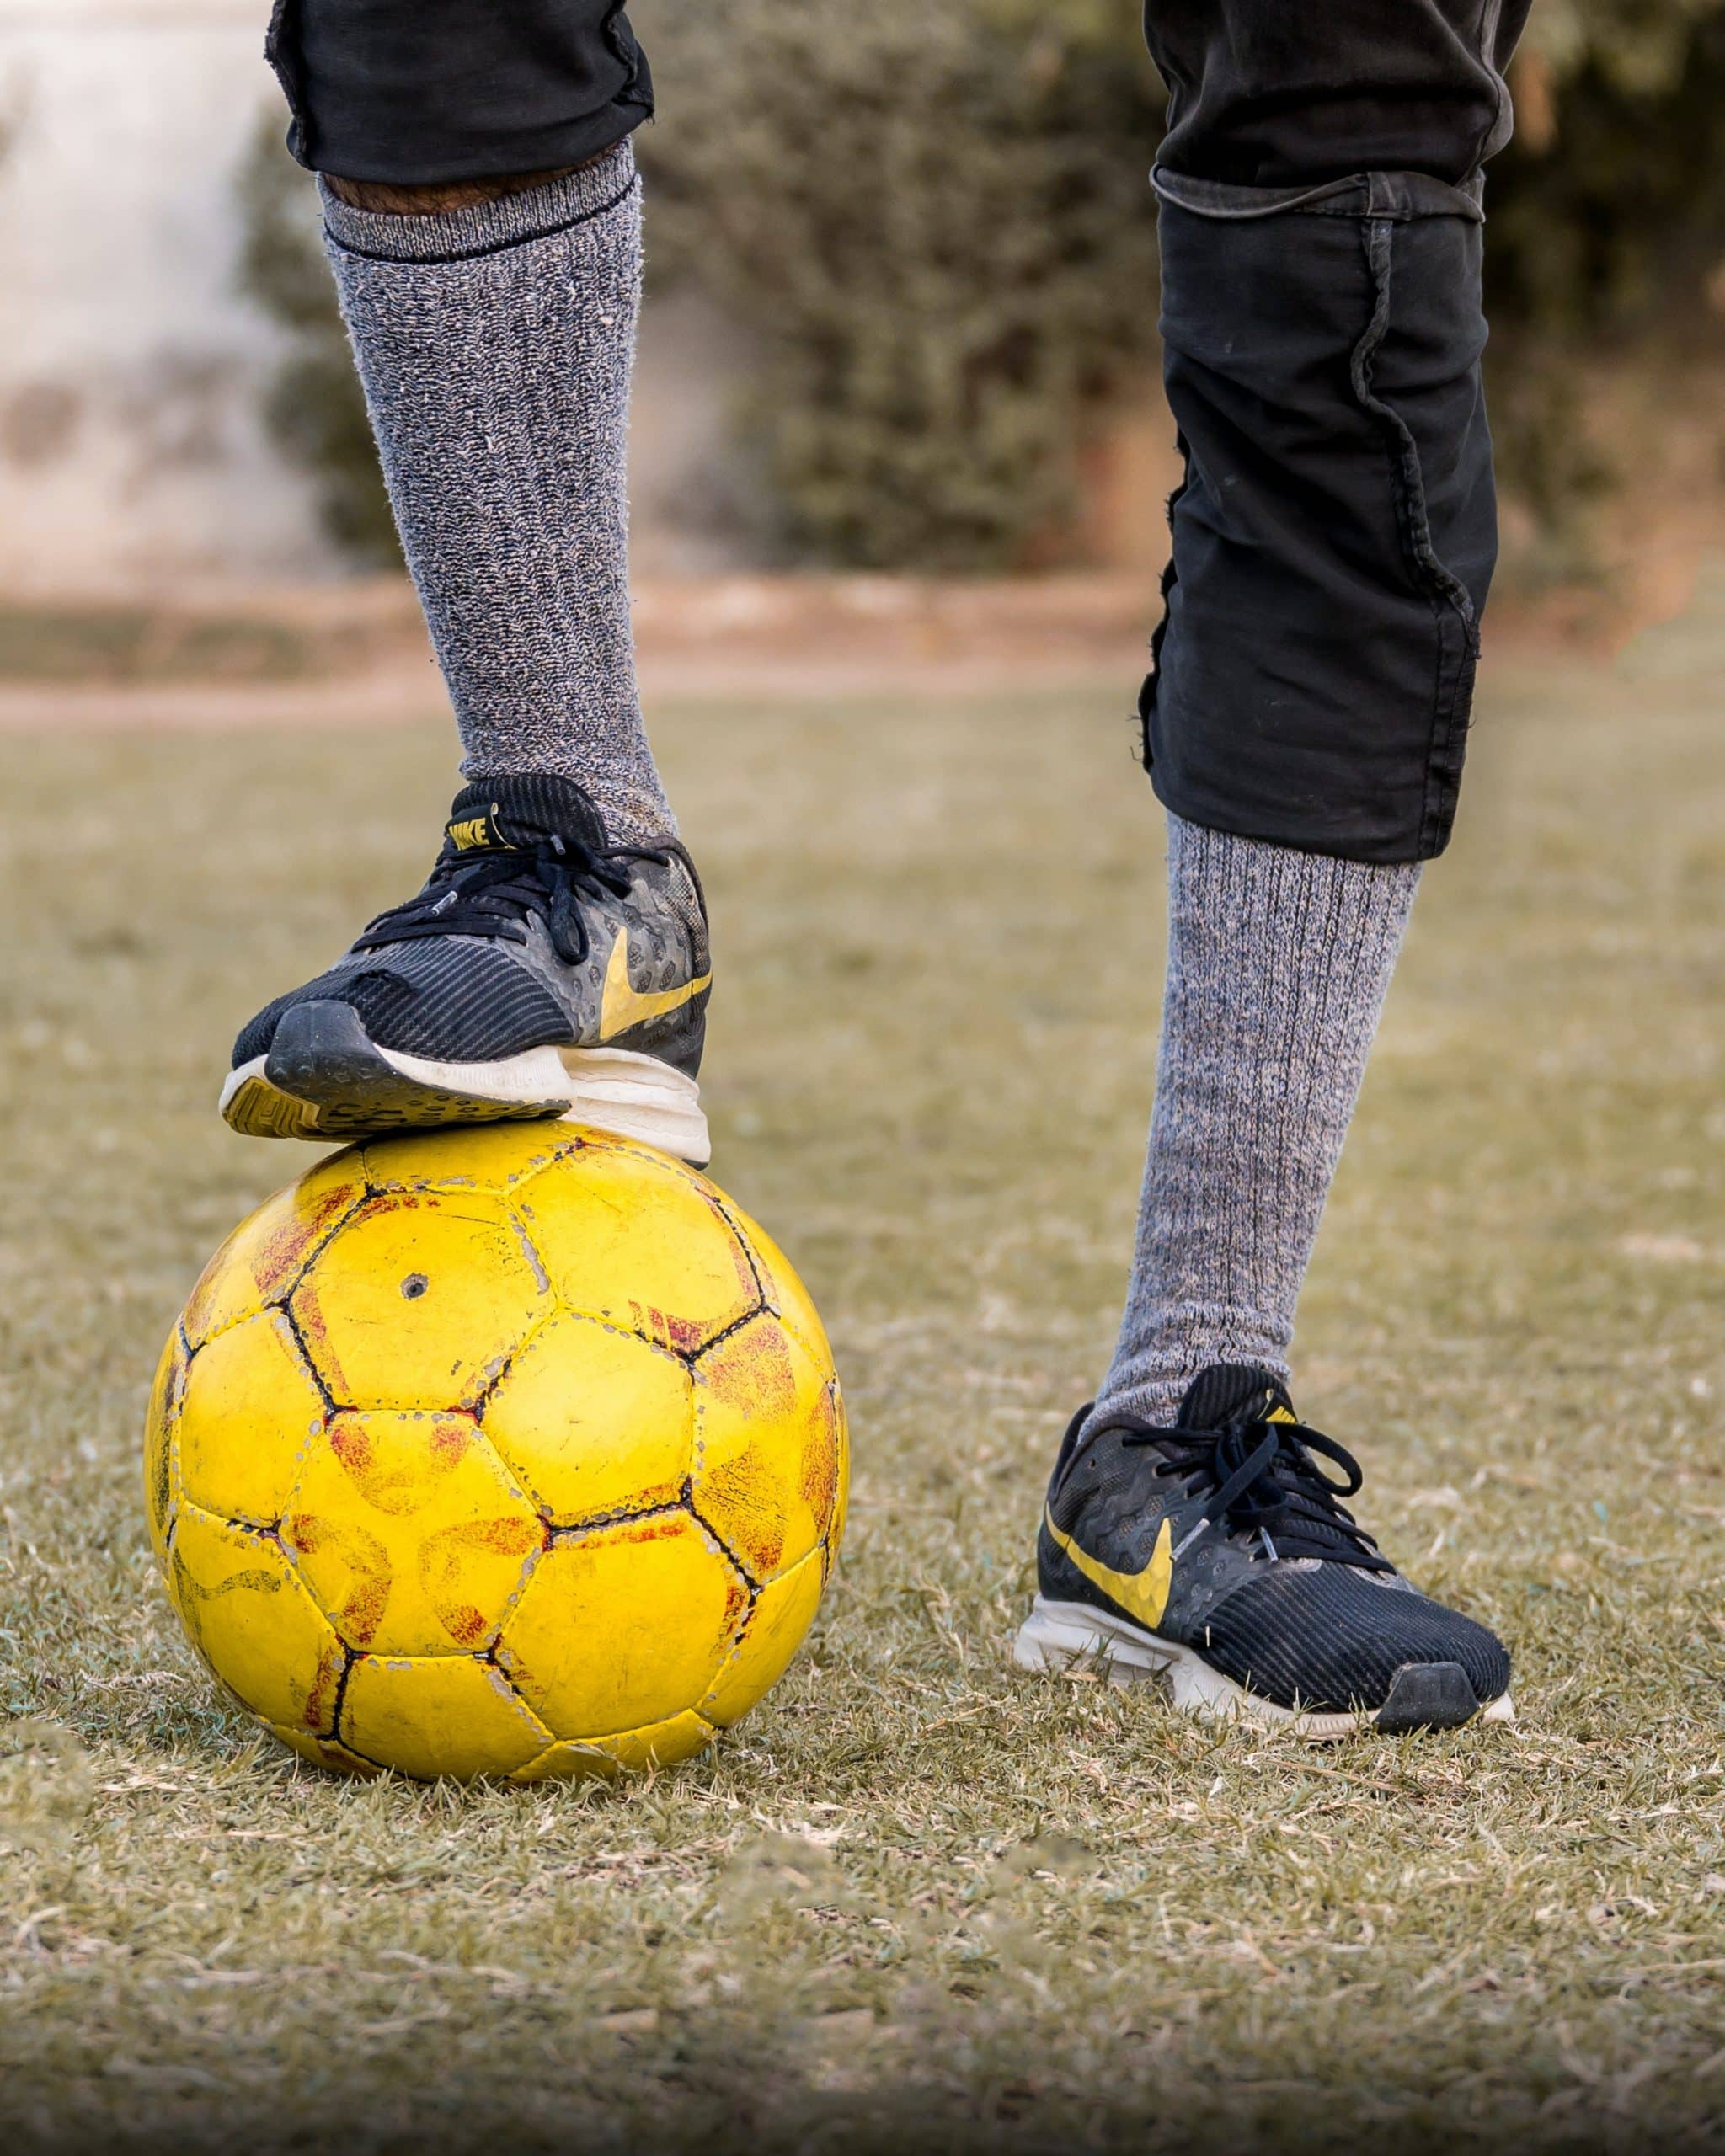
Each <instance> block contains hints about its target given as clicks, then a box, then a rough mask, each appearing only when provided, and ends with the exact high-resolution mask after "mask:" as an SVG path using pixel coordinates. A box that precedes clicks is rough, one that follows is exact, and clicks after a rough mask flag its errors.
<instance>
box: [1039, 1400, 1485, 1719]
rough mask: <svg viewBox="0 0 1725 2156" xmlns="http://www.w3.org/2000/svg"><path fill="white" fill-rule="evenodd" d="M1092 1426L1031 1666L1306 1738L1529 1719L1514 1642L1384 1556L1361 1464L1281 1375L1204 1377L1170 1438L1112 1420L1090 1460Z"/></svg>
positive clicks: (1046, 1560) (1073, 1448) (1074, 1438)
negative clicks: (1364, 1525) (1090, 1667)
mask: <svg viewBox="0 0 1725 2156" xmlns="http://www.w3.org/2000/svg"><path fill="white" fill-rule="evenodd" d="M1090 1412H1091V1411H1090V1410H1089V1409H1088V1408H1084V1409H1082V1410H1081V1411H1080V1412H1079V1413H1078V1414H1077V1415H1076V1416H1075V1417H1074V1418H1073V1421H1072V1424H1071V1428H1069V1429H1068V1430H1067V1432H1066V1435H1065V1442H1064V1443H1063V1444H1061V1447H1060V1458H1059V1459H1058V1460H1057V1461H1056V1462H1055V1472H1054V1479H1053V1481H1052V1482H1051V1483H1050V1484H1049V1493H1048V1504H1047V1508H1046V1509H1045V1511H1044V1513H1043V1519H1042V1529H1041V1532H1040V1533H1039V1535H1038V1537H1037V1549H1036V1561H1037V1574H1038V1581H1039V1587H1040V1589H1041V1592H1040V1593H1039V1594H1038V1596H1037V1598H1036V1601H1035V1604H1034V1605H1033V1608H1032V1609H1031V1613H1030V1614H1029V1616H1028V1618H1027V1619H1026V1620H1025V1621H1024V1623H1023V1626H1022V1627H1021V1628H1020V1630H1019V1633H1018V1637H1017V1645H1016V1646H1015V1648H1014V1651H1013V1659H1014V1660H1015V1661H1016V1662H1017V1663H1018V1665H1019V1667H1020V1668H1024V1669H1059V1668H1065V1667H1067V1666H1069V1665H1071V1664H1072V1663H1074V1662H1093V1663H1096V1664H1099V1665H1101V1666H1102V1667H1103V1668H1105V1669H1106V1671H1107V1673H1108V1675H1109V1676H1110V1677H1111V1678H1113V1679H1114V1681H1115V1682H1116V1683H1130V1682H1133V1681H1135V1680H1136V1679H1140V1678H1148V1679H1151V1680H1153V1681H1156V1682H1158V1683H1160V1684H1162V1686H1163V1688H1164V1689H1165V1690H1166V1691H1167V1694H1168V1696H1169V1698H1170V1700H1172V1704H1173V1705H1175V1706H1177V1707H1182V1708H1185V1709H1187V1710H1189V1711H1193V1712H1196V1713H1198V1714H1201V1715H1204V1716H1209V1717H1211V1718H1213V1719H1219V1720H1225V1721H1226V1720H1234V1719H1244V1720H1247V1721H1254V1722H1258V1723H1261V1724H1264V1725H1267V1726H1271V1727H1281V1728H1291V1729H1293V1730H1294V1731H1295V1733H1296V1734H1298V1735H1300V1736H1304V1737H1345V1736H1348V1735H1351V1734H1352V1733H1353V1732H1354V1731H1356V1730H1359V1729H1360V1728H1362V1727H1365V1726H1370V1727H1374V1728H1376V1729H1379V1730H1381V1731H1383V1732H1386V1734H1394V1733H1396V1732H1401V1731H1405V1730H1413V1729H1454V1728H1456V1727H1458V1726H1460V1725H1461V1723H1463V1722H1466V1721H1471V1720H1472V1719H1473V1717H1474V1716H1476V1715H1482V1716H1483V1719H1484V1720H1486V1721H1513V1720H1514V1707H1513V1706H1512V1705H1511V1703H1510V1699H1509V1654H1508V1652H1506V1651H1505V1649H1504V1647H1503V1645H1502V1643H1501V1642H1500V1641H1498V1639H1497V1638H1496V1637H1495V1636H1493V1634H1492V1633H1490V1632H1488V1631H1487V1630H1486V1629H1485V1627H1484V1626H1483V1625H1476V1624H1475V1623H1474V1622H1473V1620H1471V1618H1468V1617H1462V1616H1459V1615H1458V1614H1456V1613H1455V1611H1454V1610H1453V1609H1445V1608H1444V1607H1443V1605H1442V1604H1439V1603H1436V1602H1432V1601H1430V1600H1429V1599H1428V1598H1427V1597H1426V1596H1424V1595H1423V1594H1421V1593H1419V1591H1418V1588H1414V1587H1412V1586H1410V1585H1409V1583H1408V1582H1407V1581H1406V1580H1404V1579H1403V1578H1402V1576H1401V1574H1400V1573H1399V1572H1397V1570H1396V1568H1395V1566H1393V1565H1391V1562H1390V1561H1389V1559H1388V1558H1387V1557H1385V1556H1381V1554H1380V1552H1379V1550H1378V1547H1377V1545H1376V1544H1375V1542H1374V1541H1373V1540H1372V1538H1371V1537H1370V1535H1369V1534H1366V1533H1365V1530H1364V1529H1361V1528H1359V1526H1357V1525H1356V1524H1354V1517H1353V1515H1352V1513H1349V1512H1348V1511H1347V1510H1346V1508H1344V1507H1343V1505H1342V1504H1341V1503H1340V1502H1339V1500H1340V1499H1342V1498H1343V1497H1352V1496H1353V1495H1354V1492H1355V1491H1356V1490H1358V1489H1359V1481H1360V1471H1359V1465H1358V1463H1357V1462H1356V1461H1355V1460H1354V1458H1353V1456H1352V1455H1351V1454H1349V1453H1348V1452H1347V1451H1345V1450H1344V1449H1343V1447H1342V1446H1340V1445H1338V1444H1337V1443H1336V1441H1335V1440H1334V1438H1327V1437H1325V1436H1324V1435H1323V1433H1322V1432H1321V1431H1318V1430H1312V1429H1308V1428H1306V1425H1305V1424H1304V1423H1303V1422H1300V1421H1299V1420H1298V1419H1297V1418H1296V1417H1295V1413H1294V1410H1293V1408H1292V1406H1290V1403H1289V1400H1288V1396H1287V1394H1286V1393H1285V1392H1284V1390H1282V1388H1281V1386H1280V1385H1278V1384H1277V1383H1276V1382H1275V1380H1274V1379H1273V1378H1271V1377H1269V1376H1268V1374H1266V1373H1265V1372H1264V1371H1263V1370H1256V1369H1247V1368H1244V1367H1242V1366H1241V1365H1239V1364H1228V1363H1219V1364H1215V1366H1214V1367H1213V1368H1212V1369H1208V1370H1206V1371H1204V1374H1202V1376H1200V1377H1199V1379H1197V1380H1196V1381H1195V1382H1194V1384H1193V1385H1192V1386H1191V1388H1190V1389H1189V1390H1188V1392H1187V1395H1186V1397H1185V1399H1184V1400H1183V1401H1182V1402H1181V1406H1180V1412H1179V1414H1178V1417H1176V1419H1175V1423H1174V1427H1173V1428H1172V1429H1160V1428H1155V1427H1153V1426H1152V1425H1151V1424H1150V1423H1148V1422H1143V1421H1140V1419H1139V1418H1138V1417H1135V1416H1131V1415H1119V1416H1114V1417H1110V1419H1109V1420H1108V1422H1106V1423H1105V1424H1104V1425H1103V1428H1100V1429H1097V1430H1095V1431H1093V1432H1092V1433H1089V1435H1088V1436H1087V1440H1086V1442H1085V1443H1084V1444H1082V1445H1081V1444H1079V1442H1078V1440H1079V1433H1080V1432H1081V1430H1083V1428H1084V1426H1085V1420H1086V1417H1087V1416H1088V1415H1089V1413H1090ZM1320 1457H1322V1458H1323V1459H1327V1460H1332V1461H1333V1462H1334V1463H1335V1464H1336V1465H1338V1467H1340V1468H1341V1470H1343V1475H1344V1476H1345V1477H1346V1478H1347V1479H1346V1480H1345V1481H1342V1482H1339V1483H1338V1482H1332V1481H1331V1480H1330V1478H1329V1476H1327V1475H1326V1474H1325V1473H1324V1472H1323V1470H1322V1467H1321V1466H1320V1465H1319V1460H1320Z"/></svg>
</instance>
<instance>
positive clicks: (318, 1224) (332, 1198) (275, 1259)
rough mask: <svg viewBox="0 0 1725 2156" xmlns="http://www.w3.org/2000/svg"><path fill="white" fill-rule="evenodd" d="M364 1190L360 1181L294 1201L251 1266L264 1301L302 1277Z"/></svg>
mask: <svg viewBox="0 0 1725 2156" xmlns="http://www.w3.org/2000/svg"><path fill="white" fill-rule="evenodd" d="M362 1187H363V1186H362V1185H361V1184H360V1183H359V1182H351V1183H339V1184H337V1185H336V1187H334V1189H333V1190H325V1191H320V1192H318V1194H317V1195H316V1196H315V1197H314V1198H309V1199H307V1198H302V1197H296V1198H295V1199H294V1201H293V1204H292V1207H291V1210H290V1211H289V1213H288V1215H287V1218H286V1219H285V1220H284V1221H283V1222H282V1223H281V1225H280V1227H279V1228H277V1229H276V1230H275V1232H274V1233H273V1234H272V1235H269V1236H268V1237H266V1238H265V1240H264V1246H263V1247H262V1249H261V1250H260V1251H259V1253H258V1256H257V1259H256V1261H255V1262H254V1265H253V1267H252V1272H253V1276H254V1278H255V1279H256V1281H257V1283H258V1285H259V1288H261V1289H263V1291H264V1301H265V1302H270V1301H273V1300H274V1299H275V1297H276V1296H277V1295H278V1294H280V1291H281V1290H282V1289H284V1288H286V1286H287V1285H288V1284H289V1283H290V1282H291V1281H293V1280H295V1279H296V1278H298V1277H299V1274H300V1273H301V1272H302V1269H303V1268H304V1266H305V1263H306V1260H307V1258H308V1257H310V1256H311V1254H312V1251H314V1250H315V1249H316V1248H317V1247H318V1245H319V1244H320V1243H321V1242H322V1241H323V1237H324V1235H325V1234H326V1232H327V1231H328V1229H329V1227H330V1226H331V1225H332V1224H333V1223H334V1221H336V1220H339V1219H340V1218H341V1216H342V1214H344V1213H345V1212H346V1211H347V1210H348V1209H349V1207H350V1205H352V1203H354V1200H355V1198H357V1197H358V1196H359V1194H360V1190H361V1189H362Z"/></svg>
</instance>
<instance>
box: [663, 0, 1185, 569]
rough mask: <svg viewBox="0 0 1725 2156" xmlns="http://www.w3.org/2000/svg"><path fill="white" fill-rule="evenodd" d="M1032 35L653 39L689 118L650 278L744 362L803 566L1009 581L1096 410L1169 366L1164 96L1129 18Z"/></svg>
mask: <svg viewBox="0 0 1725 2156" xmlns="http://www.w3.org/2000/svg"><path fill="white" fill-rule="evenodd" d="M1018 12H1019V10H1018V8H1017V0H947V4H945V5H943V6H941V7H938V8H934V7H931V6H930V5H929V4H928V0H870V3H869V5H868V7H866V8H858V7H857V6H856V5H855V4H854V0H797V4H796V5H795V6H794V7H787V6H785V5H784V4H782V0H709V3H708V4H707V5H704V6H702V7H701V8H688V9H679V10H676V12H675V13H674V14H673V13H669V12H668V13H667V14H666V16H665V19H664V20H663V24H662V26H660V24H659V23H658V19H657V18H653V19H652V20H653V21H654V29H653V30H650V31H649V33H648V35H649V40H650V39H651V38H652V37H653V36H654V35H656V36H657V38H658V40H659V41H660V45H661V47H662V49H663V58H662V60H661V61H659V62H658V63H656V64H658V65H659V67H660V75H661V78H662V79H663V80H665V82H666V83H668V84H669V85H670V88H671V93H672V95H673V97H674V99H675V100H676V101H675V103H674V104H673V105H672V107H671V111H672V117H671V118H670V120H668V121H667V122H666V124H665V125H664V126H663V127H660V128H655V129H654V130H653V131H650V132H649V134H648V135H647V136H645V137H644V139H643V141H642V145H641V149H642V156H643V161H644V163H645V164H646V165H647V166H648V168H649V173H650V178H651V181H652V195H651V200H652V204H653V228H652V239H653V252H654V259H655V263H656V264H657V265H658V266H660V268H662V269H663V270H665V271H666V272H668V273H669V274H670V275H672V276H686V277H692V278H693V279H696V280H698V281H699V283H700V284H701V285H702V286H703V287H704V288H705V289H706V290H707V291H708V293H709V294H710V295H711V296H713V298H714V299H715V300H717V302H718V304H719V305H720V306H721V307H724V308H726V309H727V310H728V311H729V312H731V313H732V314H733V315H734V316H735V318H737V319H738V320H739V321H740V323H742V324H743V325H744V326H745V328H746V329H747V331H748V333H749V334H750V338H751V339H752V343H753V347H754V352H755V355H756V368H755V370H754V371H753V374H752V378H751V379H750V381H749V382H747V384H746V387H745V392H744V395H745V405H744V409H743V413H742V415H741V417H742V422H743V425H744V429H745V438H746V440H747V443H748V446H749V447H750V449H751V450H752V451H754V453H755V458H756V462H758V465H759V468H760V470H761V473H762V475H763V476H764V478H765V480H766V490H765V491H766V497H767V499H769V500H770V502H771V503H772V505H773V509H774V511H775V515H776V519H777V524H778V527H779V529H778V532H777V536H778V537H779V538H780V539H781V540H782V542H783V544H784V546H785V548H786V550H787V551H788V552H794V553H796V554H798V555H799V556H801V557H804V558H808V557H809V556H810V555H813V556H814V557H815V558H821V559H825V560H827V561H831V562H837V563H852V564H857V565H859V566H863V567H868V568H924V569H982V568H997V567H1001V566H1003V565H1006V564H1008V563H1012V561H1013V560H1015V559H1017V558H1020V557H1021V556H1022V555H1023V552H1024V550H1025V548H1026V547H1027V545H1028V543H1029V542H1031V541H1032V540H1033V539H1034V538H1035V537H1037V536H1039V535H1040V534H1043V533H1045V532H1047V531H1049V530H1050V529H1051V528H1054V527H1056V526H1059V525H1060V523H1061V521H1062V520H1064V519H1065V516H1066V515H1068V513H1069V512H1070V511H1071V509H1072V507H1073V505H1074V495H1075V492H1076V465H1077V456H1078V451H1079V448H1080V445H1081V440H1082V437H1083V434H1084V430H1085V421H1086V419H1087V415H1088V414H1091V413H1092V412H1093V411H1094V409H1095V408H1096V405H1097V402H1098V400H1099V398H1102V397H1103V395H1104V394H1105V393H1106V392H1108V390H1109V389H1110V388H1111V387H1114V385H1115V383H1116V382H1119V380H1120V379H1121V378H1122V377H1123V376H1124V375H1126V374H1127V373H1128V372H1129V371H1131V370H1132V369H1133V368H1134V367H1136V368H1137V370H1138V371H1140V373H1145V374H1147V373H1148V371H1149V369H1150V367H1151V364H1152V362H1153V357H1154V353H1155V349H1156V347H1155V325H1156V253H1155V232H1154V226H1153V221H1152V219H1151V211H1150V203H1149V195H1148V189H1147V187H1146V173H1147V172H1148V169H1149V167H1150V163H1151V157H1152V156H1153V154H1154V152H1155V147H1156V141H1157V138H1158V136H1159V135H1160V132H1161V126H1160V110H1161V104H1162V99H1161V94H1160V92H1159V90H1158V88H1157V86H1156V81H1155V77H1154V76H1153V74H1152V73H1151V69H1150V67H1149V66H1148V64H1147V62H1146V61H1145V60H1144V59H1143V57H1142V54H1141V51H1138V50H1136V49H1135V34H1134V31H1133V27H1132V23H1131V19H1130V0H1109V4H1108V5H1106V6H1101V7H1089V6H1079V7H1072V8H1060V7H1052V8H1050V7H1042V8H1037V9H1035V10H1034V11H1033V12H1032V13H1030V16H1029V19H1030V21H1032V22H1033V27H1032V28H1029V29H1027V28H1026V27H1025V26H1024V24H1022V23H1020V22H1017V21H1015V20H1012V19H1011V18H1012V16H1013V15H1015V14H1017V13H1018ZM1104 19H1112V21H1113V24H1114V28H1115V29H1117V30H1118V32H1119V36H1118V39H1115V38H1110V37H1104V36H1103V35H1101V34H1100V33H1101V29H1102V24H1103V20H1104ZM1117 47H1118V49H1116V48H1117Z"/></svg>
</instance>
